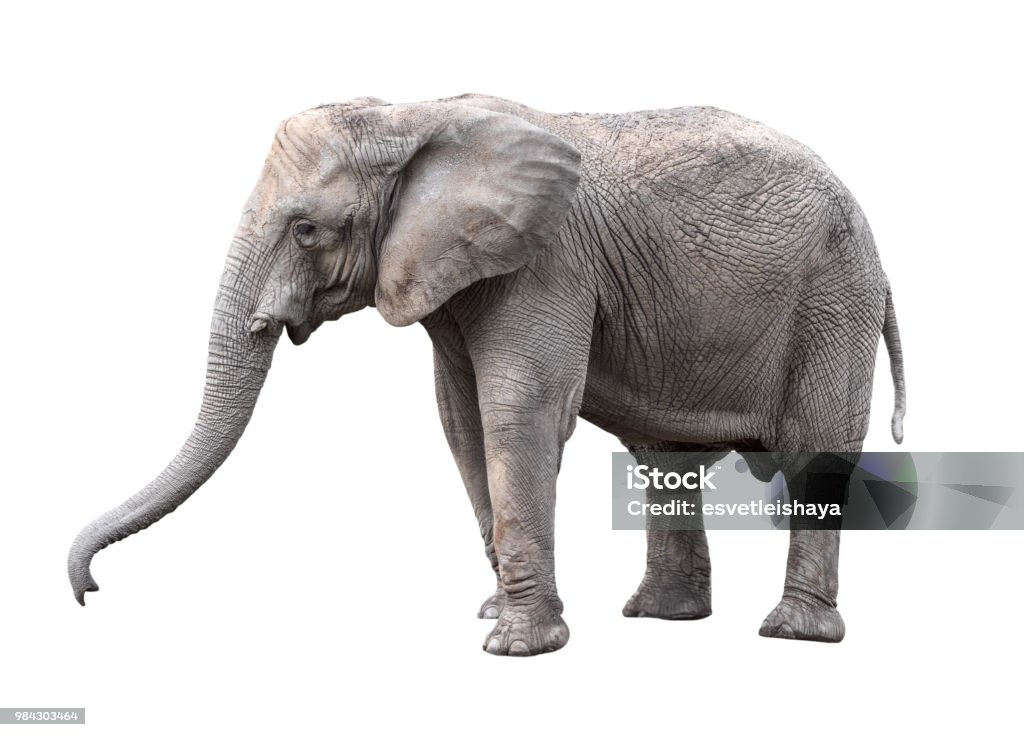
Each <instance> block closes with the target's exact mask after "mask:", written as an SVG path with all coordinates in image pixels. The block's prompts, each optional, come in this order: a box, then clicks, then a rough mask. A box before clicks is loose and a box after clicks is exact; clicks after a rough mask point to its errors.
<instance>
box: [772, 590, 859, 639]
mask: <svg viewBox="0 0 1024 737" xmlns="http://www.w3.org/2000/svg"><path fill="white" fill-rule="evenodd" d="M759 634H760V635H761V636H762V637H779V638H782V639H784V640H814V641H815V642H839V641H841V640H842V639H843V636H844V635H845V634H846V625H845V624H844V623H843V617H842V615H840V614H839V610H838V609H836V608H835V607H834V606H832V605H831V604H826V603H824V602H822V601H818V600H816V599H813V598H811V597H802V596H801V597H797V596H793V595H790V594H785V595H783V597H782V601H781V602H779V605H778V606H777V607H775V609H773V610H772V613H771V614H769V615H768V616H767V618H765V620H764V623H763V624H762V625H761V631H760V633H759Z"/></svg>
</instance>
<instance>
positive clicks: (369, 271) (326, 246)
mask: <svg viewBox="0 0 1024 737" xmlns="http://www.w3.org/2000/svg"><path fill="white" fill-rule="evenodd" d="M578 177H579V154H578V152H577V151H576V150H575V149H574V148H573V147H572V146H570V145H569V144H568V143H566V142H565V141H563V140H562V139H560V138H558V137H557V136H554V135H552V134H551V133H548V132H545V131H543V130H541V129H540V128H538V127H536V126H534V125H532V124H530V123H528V122H527V121H525V120H523V119H522V118H520V117H518V116H515V115H509V114H505V113H500V112H495V111H491V110H484V109H481V108H477V107H472V106H469V105H466V104H460V103H458V102H451V101H449V102H436V103H417V104H410V105H386V104H384V103H383V102H381V101H379V100H369V99H365V100H359V101H355V102H352V103H346V104H342V105H326V106H322V107H318V108H314V109H312V110H309V111H307V112H305V113H301V114H299V115H297V116H295V117H293V118H290V119H289V120H287V121H285V122H284V123H283V124H282V125H281V126H280V127H279V128H278V130H277V134H276V137H275V139H274V143H273V146H272V148H271V151H270V154H269V156H268V157H267V161H266V165H265V166H264V169H263V172H262V174H261V176H260V179H259V181H258V182H257V185H256V188H255V189H254V191H253V193H252V195H251V196H250V198H249V200H248V202H247V204H246V206H245V210H244V212H243V215H242V219H241V223H240V224H239V226H238V230H237V232H236V234H235V236H234V238H233V240H232V243H231V247H230V249H229V251H228V256H227V263H226V265H225V268H224V272H223V276H222V278H221V281H220V288H219V291H218V293H217V298H216V301H215V304H214V309H213V321H212V326H211V329H210V339H209V357H208V363H207V373H206V386H205V391H204V394H203V401H202V406H201V409H200V411H199V417H198V419H197V420H196V424H195V427H194V429H193V430H192V433H191V434H190V436H189V437H188V439H187V440H186V442H185V444H184V446H183V447H182V448H181V450H180V451H179V452H178V454H177V455H176V456H175V457H174V458H173V460H171V462H170V463H169V464H168V466H167V467H166V468H165V469H164V471H163V472H162V473H160V475H158V476H157V477H156V478H155V479H154V480H153V481H152V482H151V483H150V484H149V485H148V486H146V487H145V488H144V489H143V490H142V491H140V492H138V493H137V494H135V495H134V496H132V497H131V498H129V499H128V500H127V501H125V502H124V503H123V504H121V505H120V506H118V507H116V508H115V509H113V510H111V511H109V512H107V513H106V514H104V515H103V516H101V517H100V518H98V519H97V520H95V521H94V522H93V523H91V524H90V525H88V526H87V527H86V528H85V529H83V530H82V531H81V532H80V533H79V535H78V537H77V538H76V539H75V541H74V544H73V545H72V548H71V553H70V556H69V560H68V573H69V576H70V579H71V585H72V588H73V590H74V593H75V597H76V598H77V599H78V601H79V602H80V603H82V604H84V603H85V592H87V591H96V590H97V589H98V587H97V585H96V582H95V581H94V580H93V578H92V575H91V574H90V570H89V569H90V564H91V561H92V558H93V556H94V555H95V554H96V552H98V551H99V550H101V549H103V548H104V547H106V546H108V545H110V544H111V543H114V542H117V541H118V540H121V539H123V538H125V537H127V536H128V535H131V534H133V533H135V532H138V531H139V530H142V529H145V528H146V527H148V526H149V525H151V524H153V523H154V522H156V521H157V520H159V519H161V518H162V517H163V516H164V515H166V514H168V513H169V512H171V511H173V510H174V509H175V508H177V507H178V506H179V505H180V504H181V503H182V502H184V501H185V500H186V499H187V498H188V497H189V496H190V495H191V494H192V493H193V492H195V491H196V489H198V488H199V487H200V486H201V485H202V484H203V483H204V482H205V481H206V480H207V479H208V478H209V477H210V476H211V475H212V474H213V472H214V471H216V469H217V468H218V467H219V466H220V464H221V463H223V461H224V460H225V459H226V458H227V456H228V455H229V454H230V452H231V450H232V449H233V448H234V446H235V444H236V443H237V442H238V439H239V438H240V437H241V435H242V432H243V431H244V429H245V427H246V425H247V423H248V421H249V418H250V417H251V415H252V412H253V408H254V406H255V403H256V400H257V397H258V395H259V392H260V389H261V388H262V386H263V382H264V380H265V379H266V376H267V372H268V370H269V369H270V364H271V358H272V356H273V352H274V348H275V346H276V344H277V341H278V338H279V337H280V334H281V332H282V331H285V330H286V331H287V332H288V336H289V338H291V340H292V342H293V343H296V344H301V343H303V342H305V340H306V339H307V338H308V337H309V335H310V334H311V333H312V332H313V331H315V330H316V329H317V328H318V327H319V326H320V325H321V324H322V323H323V322H325V321H327V320H335V319H337V318H338V317H340V316H341V315H343V314H346V313H348V312H353V311H355V310H359V309H361V308H363V307H366V306H371V305H375V306H376V307H377V309H378V310H379V311H380V312H381V314H382V315H383V316H384V318H385V319H386V320H387V321H388V322H389V323H391V324H393V325H408V324H411V323H414V322H417V321H418V320H420V319H422V318H424V317H425V316H427V315H428V314H430V313H431V312H432V311H434V310H436V309H437V308H438V307H439V306H441V305H442V304H443V303H444V302H445V301H447V300H448V299H449V298H450V297H451V296H452V295H454V294H455V293H456V292H458V291H459V290H461V289H463V288H465V287H467V286H469V285H470V284H472V283H473V282H475V281H478V280H480V279H485V278H488V277H493V276H497V275H500V274H505V273H509V272H511V271H514V270H516V269H518V268H520V267H522V266H523V265H525V264H526V263H528V262H529V261H530V260H531V259H533V258H534V257H535V256H536V254H537V253H538V252H539V251H540V250H541V249H542V248H544V247H546V246H547V245H549V244H551V243H552V242H553V241H554V240H555V237H556V234H557V232H558V230H559V229H560V228H561V226H562V224H563V222H564V220H565V218H566V214H567V212H568V209H569V205H570V203H571V201H572V198H573V194H574V192H575V188H576V185H577V181H578Z"/></svg>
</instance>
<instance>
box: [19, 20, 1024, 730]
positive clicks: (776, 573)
mask: <svg viewBox="0 0 1024 737" xmlns="http://www.w3.org/2000/svg"><path fill="white" fill-rule="evenodd" d="M702 5H703V6H704V7H702V8H697V7H687V6H686V5H685V4H683V3H669V2H660V3H646V2H640V1H639V0H631V1H630V2H628V3H623V4H619V5H616V6H614V7H613V6H611V5H602V4H597V3H586V4H580V5H578V6H576V7H569V6H568V5H567V4H562V3H557V2H554V0H548V1H547V2H541V3H532V2H524V1H522V0H518V1H517V2H508V3H501V4H496V3H484V2H474V3H464V4H462V5H458V4H442V3H418V4H409V5H407V6H403V5H402V4H399V3H361V4H359V5H356V4H347V3H341V2H331V3H323V4H322V5H317V4H308V3H302V2H296V1H295V0H291V1H290V2H287V3H284V2H281V3H276V4H271V5H266V6H257V5H256V4H254V3H246V4H245V5H244V6H241V7H237V8H231V9H223V10H222V9H218V8H217V7H216V6H215V5H214V4H213V3H201V4H199V5H198V6H196V7H189V6H188V5H187V4H183V3H175V4H173V5H171V6H168V8H167V9H166V10H162V11H161V10H152V9H148V5H145V4H134V5H125V6H124V7H117V8H115V7H113V6H110V5H108V4H105V3H97V2H89V3H74V4H70V3H69V4H67V5H57V4H51V3H34V4H33V5H32V8H33V9H32V10H27V9H24V8H23V9H20V10H15V11H12V10H10V9H5V10H4V11H3V18H2V21H0V29H2V30H0V55H2V59H0V61H2V68H3V89H2V93H0V94H2V99H0V104H2V105H3V111H2V112H3V114H2V117H0V126H2V146H3V164H2V169H0V172H2V173H0V187H2V200H0V202H2V207H3V212H4V217H3V230H2V233H3V246H2V248H3V271H2V272H0V276H2V279H3V288H2V289H0V308H2V314H3V316H4V318H5V322H6V325H7V334H6V340H5V341H4V348H3V350H4V355H3V361H2V364H0V372H2V373H3V381H2V383H0V387H2V388H0V391H2V408H0V409H2V426H0V432H2V450H0V453H2V457H3V469H4V473H3V477H2V478H3V491H2V496H0V561H2V563H0V565H2V569H0V573H2V576H0V628H2V629H0V643H2V644H0V706H5V707H19V706H24V707H51V706H67V707H71V706H77V707H86V708H87V709H88V724H87V725H86V726H85V727H84V728H83V727H78V728H75V729H74V730H72V731H73V732H74V733H75V734H94V735H104V736H106V735H136V734H147V735H172V734H174V735H178V734H187V733H190V732H192V731H193V730H195V731H200V732H202V733H207V734H223V733H238V734H253V735H257V734H268V735H270V734H293V733H298V734H326V733H344V734H371V733H385V734H386V733H398V732H399V731H406V732H409V733H419V732H422V731H424V730H426V729H428V728H429V727H434V731H435V732H436V733H438V734H473V735H492V734H493V735H501V734H506V733H516V734H520V735H521V734H576V733H585V732H586V731H593V730H596V731H597V732H598V733H601V732H602V731H607V732H609V733H621V734H643V733H650V732H652V731H653V730H659V731H660V732H666V731H668V732H669V733H685V732H687V731H692V732H693V733H699V732H708V731H710V732H712V733H721V732H725V731H729V732H731V733H734V734H742V733H743V731H741V730H749V731H756V732H758V733H761V732H768V733H771V732H774V731H780V730H782V731H791V732H793V733H803V732H806V733H813V734H817V733H821V732H828V731H831V730H832V729H834V728H840V729H841V730H843V731H846V730H856V731H864V730H868V729H870V730H879V731H882V732H883V733H886V732H891V731H893V730H895V729H896V728H897V727H898V726H899V725H910V726H914V727H916V728H917V729H923V728H925V727H927V726H929V725H930V726H935V725H938V726H941V727H943V728H946V729H953V730H955V729H959V728H965V729H970V730H971V732H972V733H986V732H988V733H991V732H1007V731H1016V730H1017V729H1019V716H1017V715H1016V709H1017V706H1016V699H1017V698H1018V697H1019V693H1020V692H1019V687H1020V686H1019V683H1020V682H1019V668H1020V656H1021V654H1022V652H1021V651H1022V647H1021V646H1022V635H1021V632H1022V627H1021V622H1020V619H1021V611H1022V603H1024V601H1022V596H1021V593H1020V584H1019V581H1020V571H1019V564H1020V561H1021V559H1022V553H1024V533H1019V532H1012V533H953V532H932V533H864V532H861V533H850V534H847V535H846V536H845V538H844V542H843V555H842V567H841V580H842V586H841V595H840V609H841V611H842V612H843V614H844V616H845V618H846V622H847V627H848V635H847V638H846V640H845V642H843V643H842V644H841V645H838V646H826V645H819V644H811V643H793V642H785V641H778V640H766V639H763V638H759V637H758V636H757V629H758V626H759V625H760V623H761V620H762V618H763V617H764V615H765V614H767V613H768V611H769V610H770V609H771V608H772V607H773V606H774V605H775V603H776V601H777V599H778V596H779V595H780V593H781V587H782V580H783V573H784V561H785V553H786V537H785V535H784V534H781V533H780V534H776V533H767V532H766V533H756V534H750V533H742V532H733V533H729V532H716V533H713V534H712V535H711V546H712V554H713V558H714V572H715V583H714V594H715V600H714V607H715V614H714V616H712V617H711V618H710V619H707V620H704V621H701V622H693V623H683V622H679V623H673V622H661V621H653V620H641V621H636V620H627V619H624V618H622V617H621V616H620V614H619V612H620V609H621V606H622V604H623V603H624V602H625V600H626V598H627V597H628V596H629V595H630V594H631V593H632V592H633V590H634V589H635V586H636V584H637V583H638V581H639V578H640V574H641V573H642V570H643V536H642V534H640V533H633V532H615V531H612V530H611V529H610V521H609V520H610V505H609V477H608V472H609V468H610V455H609V454H610V452H612V451H614V450H617V449H618V448H619V446H618V444H617V442H616V441H615V440H614V439H613V438H611V437H610V436H607V435H605V434H603V433H601V432H600V431H598V430H596V429H595V428H593V427H592V426H589V425H587V424H585V423H581V425H580V427H579V429H578V431H577V434H576V436H575V437H574V439H573V440H572V441H571V443H570V444H569V446H568V448H567V450H566V456H565V462H564V467H563V472H562V475H561V478H560V481H559V506H558V533H557V535H558V544H557V545H558V575H559V587H560V590H561V594H562V597H563V599H564V600H565V602H566V611H565V616H566V619H567V621H568V623H569V626H570V628H571V630H572V638H571V640H570V642H569V644H568V646H567V648H566V649H564V650H562V651H561V652H558V653H556V654H553V655H546V656H543V657H539V658H532V659H525V660H524V659H503V658H495V657H491V656H489V655H486V654H484V653H483V652H482V651H481V649H480V647H481V644H482V643H483V641H484V638H485V635H486V634H487V633H488V631H489V629H490V627H491V623H489V622H483V621H479V620H477V619H475V618H474V615H475V612H476V609H477V606H478V605H479V603H480V602H481V601H482V600H483V598H484V597H485V596H487V595H488V594H489V593H490V592H491V590H492V579H491V574H490V571H489V568H488V566H487V564H486V562H485V559H484V556H483V553H482V551H481V545H480V543H479V541H478V538H477V533H476V529H475V522H474V518H473V515H472V513H471V511H470V507H469V504H468V502H467V500H466V499H465V494H464V492H463V490H462V488H461V485H460V482H459V479H458V475H457V473H456V470H455V466H454V463H453V462H452V461H451V459H450V457H449V455H448V451H447V448H446V445H445V442H444V439H443V435H442V432H441V428H440V424H439V422H438V420H437V414H436V408H435V405H434V398H433V383H432V369H431V358H430V346H429V341H428V339H427V336H426V334H425V333H424V332H423V331H422V330H421V329H420V328H419V327H416V326H413V327H410V328H405V329H395V328H392V327H390V326H388V325H387V324H386V323H385V322H384V321H383V320H382V319H381V318H380V317H379V316H378V315H377V314H376V313H375V312H374V311H372V310H365V311H363V312H361V313H358V314H356V315H353V316H350V317H348V318H346V319H344V320H342V321H341V322H340V323H337V324H328V325H325V326H324V327H323V328H322V329H321V331H320V332H318V333H317V334H316V335H314V336H313V338H312V339H311V340H310V342H309V343H308V344H307V345H306V346H303V347H302V348H301V349H297V348H295V347H293V346H292V345H291V344H290V343H288V342H287V341H282V343H281V345H280V347H279V349H278V352H277V356H276V358H275V366H274V368H273V370H272V371H271V375H270V378H269V381H268V382H267V385H266V388H265V390H264V392H263V396H262V398H261V400H260V404H259V406H258V407H257V410H256V413H255V416H254V418H253V420H252V423H251V425H250V427H249V430H248V432H247V433H246V435H245V437H244V438H243V439H242V441H241V443H240V444H239V446H238V448H237V450H236V452H235V453H234V455H233V456H232V457H231V458H230V460H229V461H228V462H227V463H226V464H225V465H224V467H223V468H222V469H221V470H220V471H219V472H218V473H217V475H216V476H215V477H214V478H213V480H211V481H210V482H209V484H207V486H206V487H204V488H203V489H202V490H201V491H200V492H199V493H198V494H197V495H196V496H195V497H194V498H193V499H192V500H190V501H189V502H188V503H187V504H186V505H185V506H184V507H183V508H182V509H181V510H179V511H178V512H176V513H175V514H173V515H171V516H170V517H168V518H167V519H165V520H164V521H163V522H161V523H159V524H157V525H156V526H154V527H153V528H151V529H149V530H147V531H145V532H144V533H142V534H140V535H137V536H134V537H132V538H129V539H128V540H126V541H124V542H122V543H119V544H117V545H116V546H114V547H112V548H110V549H108V550H107V551H104V552H103V553H101V554H100V555H99V556H98V557H97V559H96V563H95V565H94V568H93V571H94V573H95V575H96V577H97V579H98V581H99V582H100V585H101V586H102V589H103V590H102V591H101V592H100V593H98V594H91V595H90V597H89V605H88V607H86V608H85V609H81V608H80V607H79V606H78V605H77V604H76V603H75V602H74V600H73V598H72V596H71V591H70V588H69V586H68V583H67V581H66V578H65V556H66V553H67V548H68V546H69V544H70V542H71V540H72V538H73V537H74V535H75V534H76V533H77V531H78V530H79V529H80V528H81V527H82V526H83V525H84V524H86V523H87V522H89V521H90V520H91V519H93V518H94V517H96V516H97V515H99V514H100V513H101V512H103V511H105V510H107V509H108V508H110V507H112V506H115V505H116V504H117V503H119V502H121V501H122V500H123V499H124V498H126V497H127V496H129V495H130V494H132V493H134V492H135V491H136V490H138V489H139V488H141V487H142V486H143V485H144V484H145V483H147V482H148V481H149V480H150V479H151V478H152V477H153V476H154V475H155V474H156V473H157V472H158V471H159V470H160V469H161V468H163V465H164V464H165V463H166V462H167V461H168V460H169V459H170V457H171V456H172V455H173V453H174V452H175V451H176V450H177V448H178V447H179V445H180V443H181V441H182V440H184V438H185V436H186V435H187V433H188V431H189V429H190V427H191V424H192V421H193V419H194V414H195V411H196V410H197V408H198V404H199V398H200V391H201V386H202V380H203V373H204V369H205V355H206V353H205V351H206V330H207V327H208V324H209V310H210V307H211V306H212V302H213V296H214V292H215V290H216V286H217V283H218V277H219V273H220V269H221V265H222V262H223V258H224V254H225V252H226V249H227V245H228V241H229V238H230V236H231V234H232V232H233V230H234V226H235V224H236V222H237V220H238V217H239V214H240V211H241V207H242V204H243V203H244V202H245V199H246V197H247V196H248V193H249V191H250V189H251V188H252V186H253V184H254V183H255V180H256V177H257V175H258V173H259V171H260V168H261V166H262V162H263V159H264V156H265V155H266V152H267V150H268V149H269V146H270V142H271V138H272V135H273V132H274V129H275V126H276V125H277V123H278V122H279V121H280V120H281V119H283V118H285V117H287V116H288V115H290V114H292V113H295V112H298V111H300V110H303V109H305V108H308V107H311V106H313V105H316V104H319V103H322V102H333V101H340V100H345V99H349V98H351V97H355V96H358V95H367V94H370V95H377V96H380V97H383V98H385V99H387V100H389V101H393V102H402V101H414V100H424V99H432V98H436V97H442V96H447V95H454V94H459V93H462V92H483V93H489V94H494V95H499V96H504V97H508V98H511V99H515V100H518V101H520V102H524V103H526V104H529V105H532V106H534V107H537V108H540V109H543V110H548V111H552V112H559V111H569V110H581V111H594V112H599V111H600V112H606V111H607V112H611V111H622V110H632V109H643V108H657V107H672V106H678V105H694V104H711V105H715V106H718V107H722V108H725V109H728V110H732V111H734V112H738V113H741V114H744V115H747V116H749V117H752V118H755V119H758V120H762V121H764V122H766V123H768V124H769V125H771V126H773V127H775V128H778V129H780V130H782V131H784V132H786V133H788V134H790V135H792V136H794V137H796V138H798V139H800V140H802V141H804V142H805V143H807V144H809V145H810V146H811V147H812V148H814V149H815V150H816V151H817V152H818V153H819V154H820V155H821V156H822V157H823V158H824V159H825V160H826V161H827V162H828V163H829V164H830V165H831V167H832V168H833V169H834V170H835V171H836V173H837V174H838V175H839V176H840V178H842V179H843V181H844V182H845V183H846V184H847V185H848V186H849V187H850V189H851V190H852V191H853V192H854V193H855V195H856V196H857V198H858V199H859V201H860V202H861V204H862V206H863V207H864V209H865V211H866V213H867V215H868V218H869V219H870V221H871V223H872V227H873V229H874V232H875V236H876V239H877V242H878V245H879V249H880V252H881V255H882V260H883V263H884V265H885V268H886V270H887V272H888V274H889V277H890V279H891V281H892V284H893V288H894V294H895V301H896V306H897V310H898V313H899V320H900V328H901V330H902V333H903V341H904V349H905V353H906V372H907V384H908V389H909V413H908V416H907V422H906V437H907V439H906V442H905V444H904V446H903V448H904V449H909V450H918V451H933V450H934V451H938V450H1006V451H1010V450H1021V445H1022V443H1021V440H1022V430H1021V420H1022V417H1024V413H1022V409H1024V407H1022V406H1021V405H1022V400H1021V397H1020V389H1019V387H1020V368H1021V362H1020V358H1019V352H1018V343H1019V337H1018V330H1019V324H1018V319H1019V317H1020V314H1021V300H1020V289H1019V285H1020V269H1021V265H1022V261H1021V245H1022V244H1021V230H1020V219H1019V218H1020V197H1021V184H1020V173H1021V171H1024V168H1022V164H1024V162H1022V154H1021V147H1020V135H1019V131H1020V128H1021V124H1022V122H1021V109H1020V99H1021V98H1020V86H1019V85H1020V80H1021V71H1022V64H1021V56H1020V51H1019V49H1020V43H1019V41H1020V31H1021V27H1020V23H1019V22H1018V21H1017V19H1016V18H1013V17H1010V14H1009V12H1008V11H1004V10H1000V9H999V8H1002V7H1011V4H1009V3H1007V4H1005V5H1003V4H998V5H997V4H991V5H990V4H988V3H983V2H973V3H970V4H968V5H966V6H965V7H966V8H967V9H964V10H951V9H948V8H943V7H942V6H940V5H937V4H934V3H929V4H925V5H921V6H920V7H917V8H914V7H912V6H911V5H903V4H896V3H884V4H882V5H881V6H880V7H870V6H869V5H868V4H865V3H847V4H844V5H843V9H841V10H840V9H835V10H831V9H829V8H831V7H832V6H831V4H823V3H810V4H808V5H806V6H803V7H798V6H792V7H786V8H780V9H772V10H769V9H766V8H765V7H763V5H761V4H757V5H751V6H736V5H733V4H729V3H717V2H716V3H704V4H702ZM711 6H713V9H710V8H711ZM7 7H8V8H9V6H7ZM25 8H27V4H26V5H25ZM143 8H146V9H143ZM891 406H892V388H891V382H890V380H889V377H888V363H887V359H886V358H885V353H884V351H881V352H880V358H879V366H878V372H877V380H876V392H875V404H874V414H873V423H872V426H871V432H870V434H869V436H868V440H867V445H866V448H867V449H868V450H894V449H895V446H894V444H893V442H892V440H891V438H890V437H889V433H888V425H889V415H890V412H891ZM200 725H202V727H201V728H200ZM57 729H60V730H61V731H60V732H59V733H60V734H64V733H65V732H64V731H63V730H65V729H68V728H65V727H60V728H58V727H33V728H32V729H31V730H29V729H28V728H20V727H0V734H2V735H6V734H12V735H16V734H22V733H23V732H24V734H33V735H39V734H45V733H48V731H52V730H57Z"/></svg>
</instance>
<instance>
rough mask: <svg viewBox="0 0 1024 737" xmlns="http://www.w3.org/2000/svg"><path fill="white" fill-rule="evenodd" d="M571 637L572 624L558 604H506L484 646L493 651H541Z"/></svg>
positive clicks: (508, 653)
mask: <svg viewBox="0 0 1024 737" xmlns="http://www.w3.org/2000/svg"><path fill="white" fill-rule="evenodd" d="M568 641H569V628H568V626H566V624H565V620H563V619H562V615H561V614H559V613H558V608H557V607H551V606H547V605H545V606H541V607H538V606H523V605H513V604H506V605H505V607H504V608H502V610H501V614H499V615H498V622H497V624H495V626H494V629H493V630H491V634H489V635H487V639H486V640H485V641H484V650H486V651H487V652H489V653H491V654H492V655H518V656H525V655H540V654H542V653H550V652H554V651H555V650H558V649H560V648H562V647H563V646H564V645H565V643H566V642H568Z"/></svg>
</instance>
